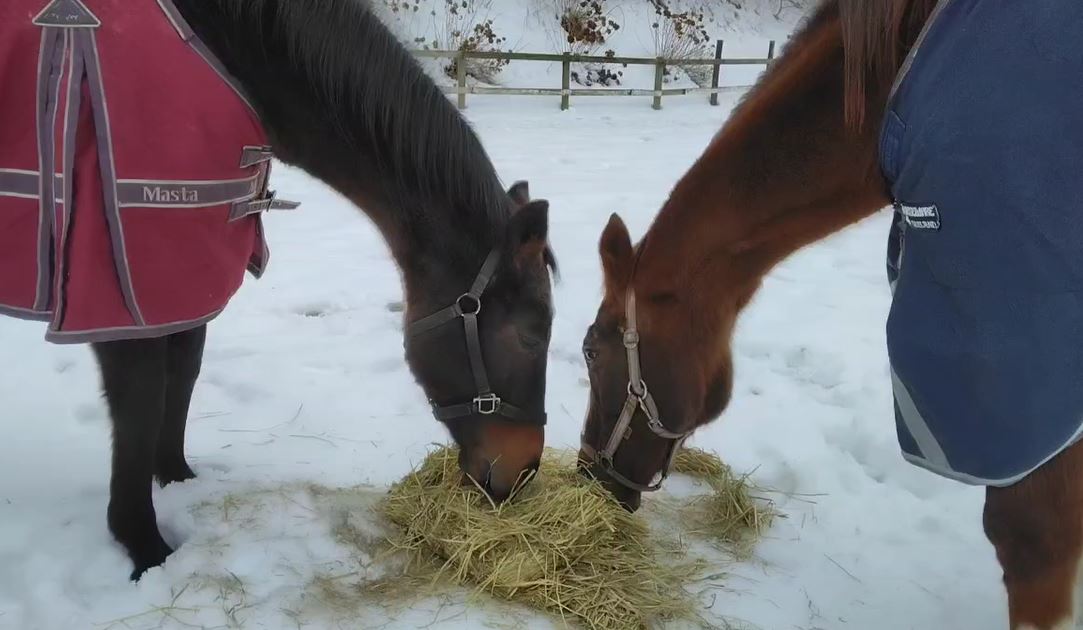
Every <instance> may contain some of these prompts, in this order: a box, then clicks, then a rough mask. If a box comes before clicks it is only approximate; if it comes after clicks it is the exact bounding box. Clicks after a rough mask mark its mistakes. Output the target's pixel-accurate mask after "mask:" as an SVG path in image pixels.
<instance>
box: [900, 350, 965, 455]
mask: <svg viewBox="0 0 1083 630" xmlns="http://www.w3.org/2000/svg"><path fill="white" fill-rule="evenodd" d="M891 386H892V389H893V391H894V394H895V405H896V406H897V407H898V409H899V415H900V416H902V421H903V424H905V425H906V428H907V430H908V431H910V436H911V437H913V438H914V442H915V443H916V444H917V446H918V449H920V450H921V455H922V456H923V457H924V458H925V459H926V460H928V461H929V462H930V464H932V465H934V466H938V467H940V468H943V469H944V470H951V463H950V462H948V457H947V455H945V454H944V449H942V448H940V444H939V443H938V442H937V441H936V436H934V435H933V432H932V431H931V430H930V429H929V424H928V423H927V422H925V418H922V417H921V412H920V411H918V408H917V405H915V404H914V399H913V398H911V397H910V391H909V390H908V389H906V385H904V384H903V382H902V379H900V378H899V375H898V374H896V373H895V368H892V369H891Z"/></svg>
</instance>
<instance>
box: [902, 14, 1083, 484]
mask: <svg viewBox="0 0 1083 630" xmlns="http://www.w3.org/2000/svg"><path fill="white" fill-rule="evenodd" d="M880 165H881V168H882V170H883V172H884V175H885V176H886V178H887V180H888V182H889V184H890V187H891V193H892V196H893V198H894V207H895V216H894V218H895V220H894V221H893V226H892V228H891V233H890V236H889V240H888V280H889V282H890V284H891V287H892V294H893V297H892V304H891V310H890V314H889V317H888V322H887V344H888V355H889V358H890V363H891V369H892V386H893V391H894V399H895V400H894V402H895V418H896V426H897V431H898V437H899V444H900V446H901V448H902V451H903V454H904V456H905V457H906V458H907V460H909V461H910V462H912V463H914V464H916V465H919V466H922V467H924V468H927V469H929V470H931V471H933V472H936V473H938V474H940V475H943V476H945V477H948V478H951V479H955V480H958V481H962V482H964V483H969V484H974V485H987V486H1005V485H1010V484H1013V483H1015V482H1017V481H1019V480H1020V479H1022V478H1023V477H1025V476H1026V475H1028V474H1029V473H1030V472H1032V471H1033V470H1034V469H1036V468H1037V467H1039V466H1041V465H1042V464H1044V463H1045V462H1046V461H1048V460H1049V459H1051V458H1053V457H1054V456H1056V455H1057V454H1058V453H1060V452H1061V451H1062V450H1064V449H1065V448H1067V447H1068V446H1070V445H1072V444H1073V443H1074V442H1075V441H1076V440H1078V439H1079V438H1080V435H1081V433H1083V0H1036V1H1034V2H1008V1H1005V0H941V2H940V3H939V5H938V6H937V9H936V12H935V13H934V14H933V17H932V18H931V19H930V21H929V23H928V24H927V25H926V27H925V31H924V32H923V34H922V36H921V38H920V39H919V40H918V42H917V44H916V45H915V46H914V48H913V50H912V51H911V53H910V55H909V56H908V58H907V60H906V62H905V63H904V65H903V69H902V71H901V72H900V75H899V77H898V78H897V79H896V82H895V86H894V88H893V92H892V95H891V97H890V99H889V102H888V109H887V112H886V117H885V122H884V125H883V128H882V130H881V136H880Z"/></svg>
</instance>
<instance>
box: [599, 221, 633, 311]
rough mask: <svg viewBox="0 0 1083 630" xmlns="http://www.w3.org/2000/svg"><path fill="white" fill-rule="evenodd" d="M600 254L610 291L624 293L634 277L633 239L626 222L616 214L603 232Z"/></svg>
mask: <svg viewBox="0 0 1083 630" xmlns="http://www.w3.org/2000/svg"><path fill="white" fill-rule="evenodd" d="M598 253H599V254H601V256H602V270H603V271H604V272H605V283H606V286H607V287H608V288H609V289H610V290H613V291H617V292H621V293H623V291H624V288H625V286H626V285H627V284H628V280H629V279H630V278H631V277H632V262H633V261H632V258H633V252H632V237H631V236H630V235H629V234H628V228H627V226H625V225H624V221H622V220H621V218H620V216H618V215H617V214H616V213H613V214H612V215H611V216H610V217H609V223H607V224H606V226H605V230H603V231H602V238H601V240H600V241H599V242H598Z"/></svg>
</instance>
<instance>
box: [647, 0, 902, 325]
mask: <svg viewBox="0 0 1083 630" xmlns="http://www.w3.org/2000/svg"><path fill="white" fill-rule="evenodd" d="M873 98H874V100H875V99H876V98H882V97H873ZM843 99H844V68H843V54H842V42H841V32H840V28H839V23H838V21H837V19H824V20H822V21H821V22H820V23H819V24H815V23H814V24H811V25H810V27H809V30H808V31H806V32H805V33H803V34H801V35H800V36H799V37H796V38H795V39H794V41H793V43H792V44H791V46H790V47H789V49H788V50H787V52H786V54H785V55H784V56H783V57H782V58H780V60H779V62H778V65H777V66H775V67H774V68H772V69H771V70H770V71H769V72H768V73H767V74H766V75H765V77H764V79H763V80H762V81H761V82H760V84H759V85H758V86H757V87H756V88H755V89H754V90H753V91H752V92H750V94H749V95H748V97H747V98H746V100H745V101H744V102H743V103H742V104H741V105H740V106H739V107H738V109H737V110H736V111H735V112H734V114H733V115H732V116H731V118H730V120H729V121H728V122H727V124H726V125H725V127H724V128H723V130H722V131H721V133H720V134H719V135H718V136H717V137H716V138H715V139H714V141H713V142H712V143H711V144H710V146H709V147H708V148H707V150H706V151H705V152H704V154H703V155H702V156H701V157H700V158H699V159H698V160H697V161H696V163H695V164H694V165H693V166H692V168H691V169H690V170H689V171H688V173H687V174H686V175H685V176H684V177H683V178H682V179H681V180H680V181H679V182H678V183H677V184H676V186H675V187H674V189H673V191H672V193H671V195H670V198H669V199H668V200H667V202H666V204H665V205H664V206H663V208H662V210H661V212H660V213H659V215H658V217H657V218H656V220H655V222H654V224H653V225H652V226H651V228H650V230H649V231H648V233H647V235H646V237H645V238H644V240H643V242H642V243H641V245H640V258H639V262H638V267H637V271H636V286H637V288H639V287H649V288H648V289H647V291H648V292H651V291H653V292H656V293H657V292H665V293H682V292H684V293H688V292H691V293H692V294H693V295H694V296H695V297H696V298H697V301H699V302H702V301H703V300H707V301H708V304H706V305H704V306H706V307H708V308H710V306H711V304H710V301H712V300H714V301H722V300H726V301H729V300H736V302H737V304H738V306H741V305H743V304H744V303H745V302H747V300H748V299H749V298H750V297H751V293H752V292H753V291H755V289H756V288H757V287H758V286H759V282H760V280H761V279H762V277H763V275H765V274H766V273H767V272H768V271H769V270H770V269H771V267H773V266H774V265H775V264H777V263H778V262H779V261H781V260H782V259H784V258H785V257H787V256H789V255H790V254H791V253H793V252H794V251H796V250H798V249H799V248H801V247H804V246H805V245H808V244H810V243H812V242H814V241H816V240H819V239H821V238H824V237H826V236H828V235H830V234H832V233H834V232H836V231H838V230H841V229H842V228H844V227H846V226H847V225H850V224H851V223H854V222H856V221H858V220H860V219H861V218H863V217H865V216H867V215H869V214H871V213H872V212H875V211H876V210H877V209H879V208H882V207H883V206H884V205H886V204H887V202H888V199H887V197H886V191H885V187H884V183H883V180H882V178H881V176H880V174H879V170H878V168H877V159H876V157H877V151H876V147H877V133H876V132H877V131H878V128H879V125H878V121H877V120H873V119H872V118H873V117H872V116H870V117H869V119H867V120H866V121H865V124H864V126H862V127H861V128H860V129H857V130H855V129H853V128H851V127H848V126H847V125H846V123H845V121H844V119H843ZM869 111H870V112H872V111H878V109H877V107H876V105H872V106H871V107H870V108H869ZM674 283H678V286H674Z"/></svg>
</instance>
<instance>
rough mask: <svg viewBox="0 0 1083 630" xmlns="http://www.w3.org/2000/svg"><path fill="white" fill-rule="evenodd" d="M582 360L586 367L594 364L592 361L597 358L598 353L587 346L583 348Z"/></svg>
mask: <svg viewBox="0 0 1083 630" xmlns="http://www.w3.org/2000/svg"><path fill="white" fill-rule="evenodd" d="M583 358H584V359H586V361H587V365H590V364H591V363H594V360H595V359H597V358H598V351H597V350H595V349H594V348H591V347H589V346H584V347H583Z"/></svg>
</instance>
